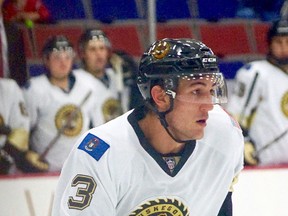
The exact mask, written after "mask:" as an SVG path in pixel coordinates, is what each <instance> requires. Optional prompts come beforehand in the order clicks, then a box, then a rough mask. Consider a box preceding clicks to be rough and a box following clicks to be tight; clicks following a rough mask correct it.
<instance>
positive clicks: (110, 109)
mask: <svg viewBox="0 0 288 216" xmlns="http://www.w3.org/2000/svg"><path fill="white" fill-rule="evenodd" d="M102 111H103V115H104V120H105V122H108V121H110V120H112V119H114V118H116V117H118V116H120V115H122V114H123V110H122V107H121V104H120V101H119V100H117V99H114V98H109V99H108V100H106V101H105V102H104V104H103V107H102Z"/></svg>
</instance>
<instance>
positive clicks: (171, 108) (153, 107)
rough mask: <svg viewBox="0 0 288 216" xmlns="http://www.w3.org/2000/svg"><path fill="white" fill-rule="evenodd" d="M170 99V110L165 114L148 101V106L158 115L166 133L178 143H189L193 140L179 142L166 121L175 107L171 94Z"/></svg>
mask: <svg viewBox="0 0 288 216" xmlns="http://www.w3.org/2000/svg"><path fill="white" fill-rule="evenodd" d="M168 95H169V98H170V107H169V109H168V110H166V111H164V112H159V111H158V109H157V108H156V107H155V106H152V105H151V104H150V103H149V102H148V101H146V103H147V105H148V106H149V107H150V108H151V109H152V111H153V112H154V113H156V115H157V116H158V118H159V120H160V122H161V125H162V126H163V127H164V128H165V130H166V132H167V133H168V135H169V136H170V137H171V138H172V139H173V140H174V141H176V142H178V143H187V142H189V141H191V140H179V139H177V138H176V137H174V135H173V134H172V133H171V131H170V130H169V128H168V127H169V124H168V122H167V121H166V114H167V113H169V112H171V111H172V110H173V107H174V98H173V96H172V95H171V94H168Z"/></svg>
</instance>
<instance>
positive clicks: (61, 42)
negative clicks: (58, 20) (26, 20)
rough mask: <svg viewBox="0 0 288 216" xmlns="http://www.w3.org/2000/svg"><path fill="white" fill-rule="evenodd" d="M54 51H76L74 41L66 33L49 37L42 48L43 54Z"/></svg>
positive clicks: (46, 54)
mask: <svg viewBox="0 0 288 216" xmlns="http://www.w3.org/2000/svg"><path fill="white" fill-rule="evenodd" d="M54 51H68V52H71V53H74V50H73V45H72V43H71V42H70V41H69V40H68V38H67V37H65V36H64V35H56V36H53V37H51V38H49V39H48V40H47V42H46V43H45V45H44V47H43V49H42V56H44V57H45V56H48V55H49V54H50V53H51V52H54Z"/></svg>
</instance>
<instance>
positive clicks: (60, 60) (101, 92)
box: [23, 35, 106, 171]
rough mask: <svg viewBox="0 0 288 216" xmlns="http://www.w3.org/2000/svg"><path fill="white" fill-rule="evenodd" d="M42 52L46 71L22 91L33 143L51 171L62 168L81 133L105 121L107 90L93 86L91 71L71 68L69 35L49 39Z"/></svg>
mask: <svg viewBox="0 0 288 216" xmlns="http://www.w3.org/2000/svg"><path fill="white" fill-rule="evenodd" d="M42 54H43V61H44V64H45V66H46V68H47V74H43V75H40V76H38V77H32V78H31V79H30V81H29V83H28V84H27V85H26V87H25V88H24V90H23V92H24V97H25V101H26V103H27V110H28V113H29V117H30V120H31V122H30V126H31V137H30V144H31V148H32V149H33V150H35V151H36V152H38V153H39V154H41V157H42V158H43V159H45V160H46V161H47V162H48V163H49V171H60V170H61V168H62V165H63V162H64V160H65V159H66V157H67V156H68V154H69V151H70V149H71V148H72V146H73V144H72V143H74V142H75V141H76V140H77V139H78V137H79V136H80V135H81V133H83V132H84V131H87V130H88V129H89V128H90V126H91V125H94V126H98V125H100V124H102V123H104V117H103V113H102V111H101V109H102V108H101V106H102V103H103V101H105V97H106V90H105V88H103V87H101V83H100V82H99V83H100V84H99V85H98V86H94V84H95V82H91V80H92V79H93V77H92V76H91V75H90V74H88V73H84V72H77V73H76V72H75V71H73V70H72V65H73V61H74V56H75V53H74V50H73V46H72V44H71V43H70V41H69V40H68V39H67V38H66V37H64V36H62V35H58V36H54V37H52V38H51V39H49V40H48V41H47V42H46V44H45V46H44V48H43V52H42ZM96 87H98V88H97V91H96V89H95V88H96Z"/></svg>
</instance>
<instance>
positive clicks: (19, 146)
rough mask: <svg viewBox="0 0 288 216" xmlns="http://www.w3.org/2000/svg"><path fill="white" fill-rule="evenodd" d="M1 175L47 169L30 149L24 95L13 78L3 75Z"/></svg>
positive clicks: (0, 94) (0, 84)
mask: <svg viewBox="0 0 288 216" xmlns="http://www.w3.org/2000/svg"><path fill="white" fill-rule="evenodd" d="M0 104H1V106H0V174H11V173H14V172H16V170H15V169H14V170H13V168H12V165H13V164H14V163H15V164H16V166H17V167H18V168H19V169H21V170H22V171H25V172H32V171H47V169H48V165H47V164H46V163H45V162H42V161H40V159H39V155H38V154H37V153H35V152H32V151H30V150H28V148H29V147H28V139H29V118H28V114H27V111H26V107H25V102H24V98H23V94H22V91H21V89H20V88H19V86H18V85H17V83H16V82H15V81H14V80H12V79H6V78H0Z"/></svg>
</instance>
